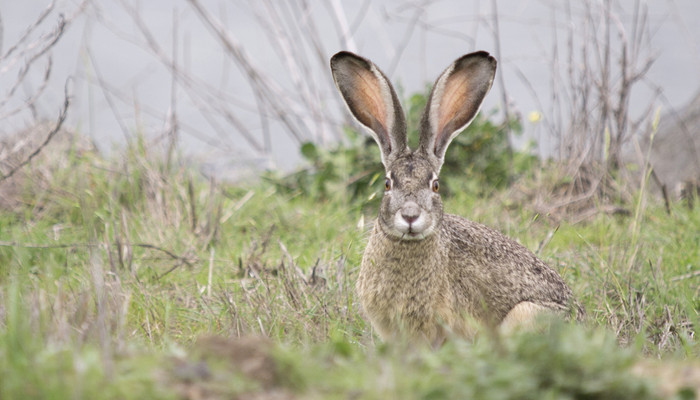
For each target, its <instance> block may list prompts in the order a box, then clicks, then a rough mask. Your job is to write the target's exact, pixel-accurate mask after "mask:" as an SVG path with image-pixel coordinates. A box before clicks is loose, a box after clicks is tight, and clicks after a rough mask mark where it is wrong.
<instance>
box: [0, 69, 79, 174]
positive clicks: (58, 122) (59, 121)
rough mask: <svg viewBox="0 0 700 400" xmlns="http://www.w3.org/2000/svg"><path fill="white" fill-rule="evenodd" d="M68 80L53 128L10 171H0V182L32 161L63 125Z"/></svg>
mask: <svg viewBox="0 0 700 400" xmlns="http://www.w3.org/2000/svg"><path fill="white" fill-rule="evenodd" d="M69 82H70V79H69V80H67V81H66V85H65V87H64V93H63V108H61V111H60V113H59V115H58V119H57V120H56V124H55V125H54V127H53V129H52V130H51V131H50V132H49V134H48V135H47V136H46V139H44V141H43V142H42V143H41V144H40V145H39V147H37V148H36V149H34V151H33V152H31V153H30V154H29V156H27V158H26V159H24V160H23V161H21V162H20V163H19V164H17V165H16V166H14V167H13V168H12V169H10V171H9V172H8V173H7V174H5V175H2V173H0V182H2V181H4V180H6V179H9V178H10V177H12V175H14V174H15V173H16V172H17V171H19V170H20V169H21V168H22V167H24V166H25V165H27V164H29V163H30V162H31V161H32V159H33V158H34V157H36V156H37V155H38V154H39V153H40V152H41V151H42V150H43V149H44V148H45V147H46V146H47V145H48V144H49V142H51V139H53V137H54V136H56V134H57V133H58V132H59V131H60V130H61V126H63V122H64V121H65V120H66V116H67V115H68V107H69V106H70V95H69V93H68V84H69Z"/></svg>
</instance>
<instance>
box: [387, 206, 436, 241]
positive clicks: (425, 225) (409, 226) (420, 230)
mask: <svg viewBox="0 0 700 400" xmlns="http://www.w3.org/2000/svg"><path fill="white" fill-rule="evenodd" d="M432 228H433V227H432V221H431V219H430V218H429V216H428V215H426V213H425V212H421V213H419V214H418V215H417V216H415V217H412V218H406V216H405V215H402V214H401V212H400V211H399V212H397V213H396V214H395V216H394V221H393V226H392V229H391V230H392V231H393V234H394V236H396V237H397V238H398V239H400V240H421V239H425V238H426V237H427V236H428V235H430V233H431V232H432Z"/></svg>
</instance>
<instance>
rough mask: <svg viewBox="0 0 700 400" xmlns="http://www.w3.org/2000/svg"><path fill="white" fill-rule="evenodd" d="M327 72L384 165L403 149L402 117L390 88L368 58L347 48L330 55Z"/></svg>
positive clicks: (403, 118) (405, 145)
mask: <svg viewBox="0 0 700 400" xmlns="http://www.w3.org/2000/svg"><path fill="white" fill-rule="evenodd" d="M331 72H332V73H333V79H334V80H335V85H336V86H337V87H338V90H339V91H340V94H341V95H342V96H343V99H344V100H345V103H346V104H347V105H348V108H349V109H350V112H351V113H352V115H353V116H354V117H355V119H357V121H358V122H359V123H360V124H362V125H363V126H364V127H365V128H367V130H368V131H369V133H370V134H371V135H372V137H374V140H376V141H377V143H378V144H379V147H380V148H381V150H382V163H384V166H385V167H386V166H387V161H388V159H389V156H390V155H391V154H392V153H400V152H404V151H406V149H407V143H406V120H405V117H404V114H403V110H402V109H401V104H400V103H399V100H398V97H397V96H396V92H395V91H394V88H393V87H392V86H391V83H389V81H388V80H387V78H386V76H385V75H384V74H383V73H382V72H381V71H380V70H379V68H377V66H376V65H374V64H373V63H372V62H371V61H369V60H367V59H365V58H362V57H360V56H358V55H355V54H353V53H350V52H347V51H341V52H340V53H337V54H336V55H334V56H333V57H331Z"/></svg>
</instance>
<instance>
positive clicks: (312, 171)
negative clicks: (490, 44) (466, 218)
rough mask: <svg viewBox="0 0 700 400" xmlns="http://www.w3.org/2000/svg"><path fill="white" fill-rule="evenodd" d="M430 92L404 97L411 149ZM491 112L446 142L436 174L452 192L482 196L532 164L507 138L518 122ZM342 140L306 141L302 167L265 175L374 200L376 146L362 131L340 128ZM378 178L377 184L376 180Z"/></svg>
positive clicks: (378, 170)
mask: <svg viewBox="0 0 700 400" xmlns="http://www.w3.org/2000/svg"><path fill="white" fill-rule="evenodd" d="M429 94H430V87H428V88H427V89H426V92H425V93H417V94H414V95H412V96H410V97H409V99H408V101H407V107H406V109H407V116H406V118H407V122H408V139H409V144H410V146H411V148H416V147H417V145H418V136H419V132H418V127H419V125H420V118H421V115H422V112H423V110H424V108H425V105H426V103H427V100H428V96H429ZM493 118H494V114H493V113H491V114H490V115H484V114H483V113H481V114H479V115H478V116H477V117H476V118H475V119H474V121H473V122H472V124H471V125H470V126H469V127H467V128H466V129H465V130H464V132H462V133H461V134H459V135H458V136H457V137H456V138H455V139H454V140H453V142H452V144H451V145H450V147H449V148H448V151H447V153H446V155H445V164H444V165H443V168H442V172H441V178H442V179H443V180H444V181H445V182H446V183H447V185H446V187H447V188H448V190H449V189H450V187H452V188H453V191H459V190H462V191H464V190H466V191H469V192H470V193H476V194H484V193H489V192H491V191H492V190H493V189H494V188H503V187H505V186H507V185H508V184H509V183H510V182H512V181H513V180H515V179H517V178H518V177H520V176H522V175H524V174H527V173H528V172H529V171H531V170H532V168H534V167H535V166H537V158H536V157H535V156H534V155H532V154H531V153H530V152H529V149H525V150H523V151H515V150H514V149H512V148H511V145H510V143H509V140H508V131H510V132H512V133H513V134H516V135H517V134H519V133H520V132H521V126H520V121H518V120H517V119H515V118H513V119H511V120H509V121H507V122H506V123H505V124H500V123H496V122H494V121H493ZM345 134H346V141H345V142H344V143H341V144H338V145H336V147H334V148H331V149H323V148H321V147H320V146H317V145H315V144H313V143H310V142H307V143H304V144H303V145H302V146H301V154H302V156H303V158H304V160H306V161H307V162H308V163H309V166H308V167H307V168H304V169H302V170H300V171H297V172H295V173H292V174H290V175H287V176H285V177H282V178H279V177H276V178H275V177H272V176H271V175H268V178H270V179H271V180H272V181H273V182H276V183H277V184H278V186H279V187H281V188H285V189H287V190H291V191H298V192H301V193H303V194H304V195H307V196H312V197H316V198H327V197H328V196H329V195H330V194H331V193H335V194H336V195H342V196H349V197H350V198H351V199H358V198H362V199H367V198H371V199H375V198H376V197H378V195H379V194H380V193H381V190H382V188H381V181H382V180H381V179H379V178H380V177H382V176H383V171H382V167H381V164H380V156H379V149H378V146H377V145H376V144H375V143H374V141H373V140H372V139H371V138H369V136H368V135H364V134H362V133H360V132H356V131H355V130H353V129H350V128H347V129H346V130H345ZM378 181H379V183H377V182H378Z"/></svg>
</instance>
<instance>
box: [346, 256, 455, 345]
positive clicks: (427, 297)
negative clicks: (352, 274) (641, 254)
mask: <svg viewBox="0 0 700 400" xmlns="http://www.w3.org/2000/svg"><path fill="white" fill-rule="evenodd" d="M416 261H417V260H416V259H415V258H414V259H410V260H407V259H406V258H405V257H402V256H401V255H392V256H388V255H382V254H379V255H378V254H372V253H371V252H369V254H368V253H366V254H365V257H364V258H363V262H362V268H361V270H360V276H359V279H358V283H357V289H358V295H359V297H360V302H361V303H362V306H363V308H364V310H365V313H366V314H367V316H368V317H369V318H370V320H371V322H372V324H373V325H374V327H375V328H376V329H377V330H378V331H379V333H380V335H381V336H382V337H383V338H385V339H387V338H388V337H393V336H396V335H397V334H398V333H400V332H402V333H406V334H408V335H409V336H424V337H426V338H428V339H429V340H430V341H435V340H436V338H437V337H439V336H441V335H442V333H441V332H442V324H450V322H452V320H453V314H454V313H453V301H452V299H451V295H450V290H449V287H448V285H447V280H446V279H445V275H444V274H441V273H439V271H436V265H434V264H427V265H426V264H422V263H420V264H417V263H416ZM433 261H437V260H436V259H433Z"/></svg>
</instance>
